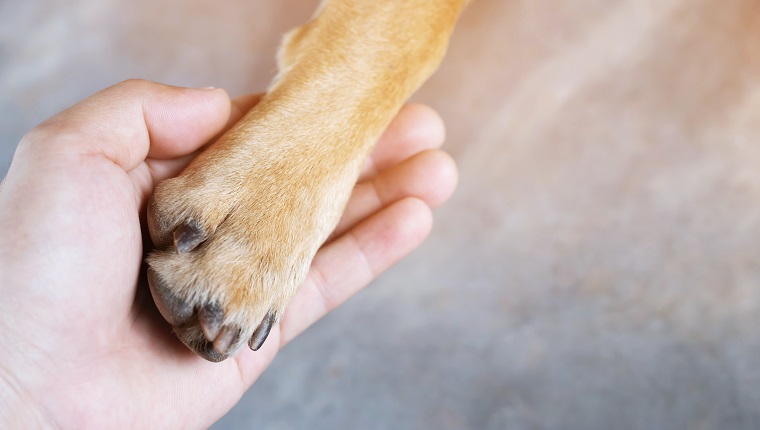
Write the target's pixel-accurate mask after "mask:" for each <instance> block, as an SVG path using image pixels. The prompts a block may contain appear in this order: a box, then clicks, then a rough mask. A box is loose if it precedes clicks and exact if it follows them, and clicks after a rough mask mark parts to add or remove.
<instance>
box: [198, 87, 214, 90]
mask: <svg viewBox="0 0 760 430" xmlns="http://www.w3.org/2000/svg"><path fill="white" fill-rule="evenodd" d="M200 89H201V90H215V89H216V87H201V88H200Z"/></svg>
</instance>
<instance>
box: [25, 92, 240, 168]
mask: <svg viewBox="0 0 760 430" xmlns="http://www.w3.org/2000/svg"><path fill="white" fill-rule="evenodd" d="M229 116H230V99H229V96H228V95H227V93H226V92H225V91H224V90H220V89H191V88H179V87H172V86H168V85H162V84H157V83H154V82H149V81H142V80H130V81H124V82H121V83H119V84H116V85H114V86H112V87H110V88H107V89H105V90H103V91H100V92H98V93H96V94H94V95H92V96H91V97H89V98H87V99H85V100H83V101H81V102H79V103H77V104H76V105H74V106H72V107H70V108H69V109H66V110H65V111H63V112H61V113H59V114H57V115H55V116H53V117H52V118H50V119H48V120H46V121H45V122H43V123H42V124H40V125H39V126H37V127H36V128H35V129H33V130H32V131H31V132H29V134H27V135H26V136H25V137H24V139H23V140H22V142H21V143H20V144H19V149H18V150H17V153H16V158H26V157H29V156H31V157H33V158H38V157H40V156H42V155H44V158H48V159H50V158H54V157H56V156H64V157H66V158H68V157H69V156H72V155H73V156H82V155H84V156H90V155H100V156H104V157H105V158H107V159H109V160H111V161H112V162H113V163H115V164H116V165H118V166H120V167H121V168H122V169H124V170H125V171H130V170H132V169H133V168H135V167H136V166H137V165H138V164H139V163H141V162H142V161H143V160H145V158H146V157H152V158H173V157H178V156H182V155H186V154H189V153H191V152H193V151H195V150H196V149H198V148H199V147H200V146H201V145H203V144H204V143H206V142H208V141H209V140H210V139H211V138H212V137H214V136H215V135H216V134H217V133H219V132H220V131H221V130H222V129H223V128H224V126H225V124H226V123H227V121H228V119H229Z"/></svg>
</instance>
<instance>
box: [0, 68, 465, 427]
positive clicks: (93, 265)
mask: <svg viewBox="0 0 760 430" xmlns="http://www.w3.org/2000/svg"><path fill="white" fill-rule="evenodd" d="M258 100H259V97H258V96H246V97H242V98H238V99H235V100H230V99H229V97H228V96H227V94H226V92H224V91H223V90H219V89H183V88H176V87H168V86H163V85H159V84H154V83H149V82H145V81H129V82H125V83H121V84H119V85H116V86H114V87H111V88H109V89H107V90H104V91H102V92H100V93H98V94H96V95H94V96H92V97H90V98H88V99H86V100H84V101H82V102H80V103H79V104H77V105H75V106H73V107H71V108H69V109H68V110H66V111H64V112H62V113H60V114H58V115H56V116H55V117H53V118H51V119H49V120H47V121H45V122H44V123H43V124H41V125H40V126H38V127H37V128H35V129H34V130H33V131H32V132H30V133H29V134H28V135H27V136H25V137H24V139H23V141H22V142H21V143H20V145H19V149H18V151H17V153H16V156H15V158H14V161H13V163H12V166H11V169H10V171H9V173H8V176H7V177H6V179H5V181H4V182H3V184H2V186H1V187H0V237H2V238H3V239H2V240H1V241H0V341H1V342H2V344H3V345H4V348H3V354H0V422H1V423H2V424H0V427H3V428H34V427H56V428H115V427H128V428H183V429H186V428H205V427H207V426H209V425H211V424H212V423H213V422H214V421H216V420H217V419H219V417H221V416H222V415H223V414H224V413H226V412H227V411H228V410H229V409H230V408H231V407H232V406H233V405H234V404H235V403H236V402H237V401H238V399H239V398H240V396H241V395H242V394H243V393H244V392H245V390H246V389H247V388H249V387H250V386H251V384H253V383H254V381H255V380H256V379H257V378H258V376H259V375H260V374H261V372H263V371H264V369H266V367H267V366H268V365H269V363H270V362H271V360H272V359H273V358H274V356H275V354H276V353H277V351H278V350H279V349H280V348H282V347H283V346H284V345H285V344H287V343H288V342H290V341H291V340H292V339H293V338H295V337H296V336H297V335H298V334H299V333H301V332H302V331H304V330H305V329H306V328H307V327H308V326H310V325H311V324H313V323H314V322H315V321H316V320H318V319H319V318H321V317H322V316H323V315H325V314H326V313H327V312H329V311H330V310H332V309H334V308H335V307H336V306H338V305H340V304H342V303H343V302H344V301H345V300H346V299H348V298H349V297H350V296H351V295H353V294H354V293H356V292H357V291H358V290H359V289H361V288H362V287H364V286H366V285H367V284H368V283H369V282H370V281H371V280H372V279H374V278H375V277H376V276H377V275H378V274H379V273H381V272H382V271H384V270H385V269H387V268H388V267H389V266H391V265H392V264H393V263H395V262H396V261H398V260H399V259H400V258H402V257H403V256H405V255H406V254H408V253H409V252H410V251H412V250H413V249H415V248H416V247H417V246H418V245H419V244H420V243H421V242H422V240H423V239H424V238H425V237H426V236H427V234H428V233H429V231H430V227H431V221H432V218H431V210H432V209H433V208H435V207H437V206H438V205H440V204H441V203H443V202H444V201H446V200H447V199H448V198H449V197H450V195H451V193H452V192H453V190H454V187H455V184H456V168H455V166H454V164H453V162H452V160H451V158H450V157H448V156H447V155H446V154H445V153H443V152H442V151H440V150H439V149H438V148H439V147H440V145H441V144H442V142H443V138H444V131H443V124H442V122H441V120H440V118H439V117H438V116H437V114H435V112H433V111H432V110H431V109H429V108H427V107H424V106H420V105H408V106H405V107H404V108H402V110H401V111H400V113H399V114H398V116H397V117H396V118H395V119H394V120H393V122H392V123H391V125H390V126H389V128H388V129H387V130H386V132H385V134H384V135H383V137H382V138H381V139H380V140H379V142H378V144H377V146H376V147H375V149H374V150H373V152H372V154H371V156H370V159H369V160H368V162H367V164H366V165H365V168H364V170H363V173H362V175H361V177H360V180H359V183H358V185H357V186H356V188H355V189H354V192H353V194H352V196H351V199H350V201H349V203H348V206H347V208H346V211H345V213H344V215H343V218H342V219H341V221H340V223H339V225H338V228H337V229H336V231H335V233H334V234H333V235H332V236H331V237H330V239H329V240H328V242H327V243H326V244H325V245H323V246H322V247H321V248H320V250H319V252H318V253H317V255H316V258H315V259H314V261H313V263H312V266H311V270H310V272H309V275H308V277H307V279H306V282H305V283H304V284H303V285H302V286H301V288H300V289H299V292H298V294H297V295H296V296H295V298H294V299H293V300H292V301H291V302H290V304H289V306H288V307H287V310H286V312H285V314H284V316H283V318H282V319H281V321H279V322H278V324H277V325H276V326H275V327H273V329H272V331H271V334H270V337H269V338H268V340H267V342H266V343H265V344H264V346H263V347H262V348H261V349H260V350H259V351H257V352H253V351H251V350H249V349H248V348H243V349H241V351H240V353H238V354H237V355H235V356H234V358H232V359H229V360H226V361H223V362H221V363H210V362H208V361H206V360H204V359H203V358H201V357H199V356H197V355H196V354H194V353H192V352H191V351H190V350H189V349H188V348H187V347H185V346H184V345H183V344H182V343H181V342H180V341H179V340H178V339H177V338H176V337H175V336H174V335H173V334H172V332H171V327H170V326H169V324H168V323H166V321H164V319H163V318H161V316H160V315H159V313H158V311H157V310H156V308H155V306H154V304H153V302H152V300H151V297H150V293H149V292H148V291H147V288H146V286H145V281H144V270H142V269H141V268H142V267H143V258H144V251H147V250H148V248H149V247H150V242H149V240H148V239H145V238H146V237H147V234H146V232H145V228H144V214H145V203H146V201H147V198H148V197H149V195H150V194H151V192H152V190H153V187H154V185H155V184H157V183H158V182H160V181H161V180H163V179H166V178H169V177H172V176H174V175H176V174H177V173H178V172H179V171H180V170H181V169H182V168H183V167H184V166H185V165H186V164H187V163H188V162H189V161H190V160H191V159H192V158H193V154H194V153H195V152H196V151H197V150H198V149H199V148H200V147H201V146H202V145H204V144H206V143H208V142H209V141H210V140H212V139H213V138H214V136H217V135H218V134H220V133H221V132H222V131H223V130H225V129H226V128H228V127H229V126H230V125H231V124H233V123H234V122H236V121H237V120H238V119H239V118H240V117H241V116H242V115H243V113H245V112H246V111H247V110H248V109H250V108H251V107H252V106H253V105H255V104H256V102H257V101H258ZM141 224H142V225H141ZM144 240H145V242H144ZM144 248H145V249H144ZM311 359H313V357H312V358H311Z"/></svg>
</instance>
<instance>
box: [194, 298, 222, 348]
mask: <svg viewBox="0 0 760 430" xmlns="http://www.w3.org/2000/svg"><path fill="white" fill-rule="evenodd" d="M223 321H224V311H223V310H222V308H220V307H219V306H218V305H216V304H214V303H211V304H208V305H206V306H203V307H202V308H201V310H200V311H198V323H199V324H200V326H201V330H203V334H204V335H205V336H206V339H207V340H208V341H209V342H213V341H214V340H215V339H216V338H217V336H219V332H220V331H221V330H222V322H223Z"/></svg>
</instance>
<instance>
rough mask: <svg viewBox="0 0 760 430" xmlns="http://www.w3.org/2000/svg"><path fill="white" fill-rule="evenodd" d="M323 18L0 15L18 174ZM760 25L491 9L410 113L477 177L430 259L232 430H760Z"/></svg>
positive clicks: (139, 12)
mask: <svg viewBox="0 0 760 430" xmlns="http://www.w3.org/2000/svg"><path fill="white" fill-rule="evenodd" d="M316 3H317V1H316V0H287V1H282V2H273V1H264V0H246V1H243V0H234V1H227V2H223V3H220V2H212V1H209V0H188V1H185V2H182V3H176V2H170V1H167V0H150V1H149V0H131V1H127V0H112V1H108V2H103V1H99V0H72V1H68V2H56V1H52V0H39V1H36V2H23V1H21V0H4V1H3V2H0V94H1V96H0V175H2V174H4V172H5V170H6V169H7V166H8V164H9V162H10V158H11V155H12V152H13V149H14V146H15V144H16V142H18V140H19V139H20V138H21V137H22V135H23V133H24V132H25V131H26V130H28V129H29V128H31V127H32V126H33V125H34V124H36V123H38V122H39V121H41V120H42V119H44V118H46V117H47V116H49V115H51V114H53V113H55V112H57V111H59V110H61V109H62V108H64V107H66V106H68V105H70V104H72V103H74V102H76V101H77V100H79V99H81V98H83V97H85V96H87V95H88V94H90V93H92V92H94V91H96V90H98V89H100V88H103V87H105V86H107V85H110V84H112V83H115V82H117V81H120V80H122V79H126V78H131V77H140V78H146V79H151V80H156V81H160V82H165V83H171V84H175V85H187V86H207V85H214V86H221V87H224V88H226V89H228V90H229V92H230V93H232V94H242V93H245V92H250V91H257V90H261V89H263V88H264V87H265V86H266V83H267V82H268V80H269V79H270V78H271V76H272V74H273V72H274V62H273V55H274V51H275V47H276V44H277V40H278V38H279V35H280V34H281V33H282V32H283V31H285V30H286V29H288V28H290V27H292V26H294V25H296V24H297V23H299V22H302V21H303V20H305V19H306V18H307V17H308V16H310V15H311V12H312V10H313V8H314V6H315V5H316ZM180 5H181V6H180ZM759 12H760V9H759V8H758V6H757V4H756V2H754V1H751V0H732V1H727V2H715V1H710V0H571V1H563V0H547V1H543V2H527V1H518V0H480V1H479V2H476V3H475V4H474V5H473V6H472V7H471V8H470V9H469V10H468V12H467V13H466V14H465V16H464V17H463V18H462V20H461V23H460V26H459V28H458V30H457V33H456V35H455V38H454V40H453V41H452V45H451V49H450V55H449V56H448V57H447V59H446V61H445V62H444V64H443V66H442V68H441V70H440V71H439V73H438V74H436V75H435V77H434V78H433V79H432V80H431V81H430V82H429V83H428V84H427V85H426V86H425V87H424V88H423V89H422V90H421V91H420V92H419V93H418V94H417V95H416V96H415V98H416V99H417V100H420V101H424V102H427V103H430V104H432V105H433V106H435V107H436V108H437V109H439V110H440V111H441V112H442V114H443V115H444V117H445V119H446V120H447V123H448V126H449V140H448V143H447V148H448V150H450V151H451V153H452V154H453V155H454V156H455V158H456V159H457V161H458V163H459V165H460V167H461V186H460V188H459V191H458V193H457V194H456V195H455V196H454V198H453V199H452V201H451V203H450V204H449V205H448V206H446V207H444V208H442V209H440V210H439V211H438V212H437V215H436V220H437V224H436V227H435V229H434V231H433V234H432V237H431V238H430V239H429V240H428V241H427V243H426V244H425V245H424V246H423V247H422V248H421V249H420V250H418V251H417V252H415V253H414V254H413V255H412V256H411V257H410V258H408V259H406V260H405V261H404V262H402V263H401V264H399V265H398V266H397V267H395V268H394V269H393V270H391V271H390V272H389V273H387V274H386V275H384V276H383V277H382V278H381V279H379V280H378V281H377V282H375V283H374V284H373V285H372V286H370V287H369V288H368V289H367V290H365V291H364V292H362V293H361V294H360V295H358V296H357V297H356V298H355V299H353V300H351V301H350V302H349V303H348V304H346V305H345V306H344V307H342V308H341V309H340V310H338V311H337V312H335V313H334V314H332V315H330V316H329V317H327V318H325V319H324V320H323V321H321V322H320V323H318V324H317V325H316V326H315V327H313V328H312V329H311V330H309V331H308V332H307V333H306V334H305V335H303V336H302V337H301V338H299V339H298V340H297V341H296V342H293V343H292V344H291V345H289V346H288V347H287V348H286V349H285V350H283V351H282V352H281V353H280V355H279V356H278V358H277V359H276V360H275V363H274V365H273V366H272V367H271V368H270V369H269V370H268V371H267V372H266V373H265V374H264V376H263V377H262V378H261V379H260V380H259V381H258V382H257V383H256V384H255V385H254V387H253V388H252V389H251V390H250V391H249V392H248V393H247V394H246V395H245V397H244V398H243V399H242V401H241V402H240V404H239V405H238V406H237V407H236V408H235V409H233V410H232V411H231V412H230V413H229V414H228V415H227V416H226V417H224V418H223V419H222V420H221V421H220V422H218V423H217V424H216V426H215V428H217V429H220V430H221V429H231V428H249V427H256V428H272V429H290V428H361V429H374V428H377V429H384V428H398V429H404V428H410V429H411V428H434V429H459V428H514V429H523V428H524V429H609V428H615V429H684V428H690V429H712V428H726V429H756V428H760V335H759V334H758V330H757V327H758V323H759V320H760V265H758V256H760V240H758V239H759V238H760V169H759V167H760V145H758V138H760V34H758V33H760V25H758V24H760V13H759Z"/></svg>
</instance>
